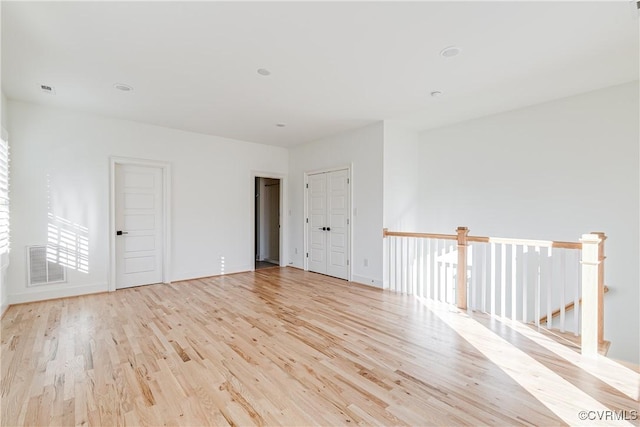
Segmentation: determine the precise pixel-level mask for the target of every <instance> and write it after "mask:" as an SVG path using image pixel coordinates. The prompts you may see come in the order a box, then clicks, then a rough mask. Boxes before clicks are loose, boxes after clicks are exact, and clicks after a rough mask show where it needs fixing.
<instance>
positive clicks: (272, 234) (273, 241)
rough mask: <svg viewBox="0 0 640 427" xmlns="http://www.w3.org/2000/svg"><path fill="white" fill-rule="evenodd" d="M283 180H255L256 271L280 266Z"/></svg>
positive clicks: (257, 178)
mask: <svg viewBox="0 0 640 427" xmlns="http://www.w3.org/2000/svg"><path fill="white" fill-rule="evenodd" d="M281 187H282V185H281V180H280V179H277V178H263V177H256V178H255V186H254V189H255V227H254V230H255V236H254V243H255V244H254V248H255V251H254V254H255V269H256V270H258V269H262V268H271V267H278V266H280V210H281V209H280V200H281V194H280V191H281Z"/></svg>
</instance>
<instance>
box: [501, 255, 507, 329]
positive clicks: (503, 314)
mask: <svg viewBox="0 0 640 427" xmlns="http://www.w3.org/2000/svg"><path fill="white" fill-rule="evenodd" d="M500 246H501V248H500V252H501V260H500V317H507V245H506V244H504V243H501V244H500Z"/></svg>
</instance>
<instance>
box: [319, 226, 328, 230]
mask: <svg viewBox="0 0 640 427" xmlns="http://www.w3.org/2000/svg"><path fill="white" fill-rule="evenodd" d="M326 229H327V227H318V230H322V231H325V230H326Z"/></svg>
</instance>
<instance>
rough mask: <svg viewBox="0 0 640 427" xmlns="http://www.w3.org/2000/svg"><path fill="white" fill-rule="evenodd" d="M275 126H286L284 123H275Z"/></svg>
mask: <svg viewBox="0 0 640 427" xmlns="http://www.w3.org/2000/svg"><path fill="white" fill-rule="evenodd" d="M276 126H278V127H279V128H283V127H285V126H286V124H284V123H276Z"/></svg>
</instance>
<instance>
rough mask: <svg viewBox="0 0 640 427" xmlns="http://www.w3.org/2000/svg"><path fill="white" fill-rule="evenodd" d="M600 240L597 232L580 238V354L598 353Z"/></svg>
mask: <svg viewBox="0 0 640 427" xmlns="http://www.w3.org/2000/svg"><path fill="white" fill-rule="evenodd" d="M601 242H602V239H601V238H600V236H599V235H598V234H583V235H582V239H580V243H582V260H581V264H582V336H581V339H582V354H583V355H585V356H591V357H595V356H597V355H598V342H599V328H600V325H599V324H600V321H599V314H600V313H599V305H601V304H599V301H602V294H603V292H604V289H602V290H600V289H599V288H600V286H599V281H600V277H601V276H600V275H601V270H602V265H601V262H600V256H599V252H600V244H601ZM602 273H604V271H602ZM602 277H604V276H602Z"/></svg>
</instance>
